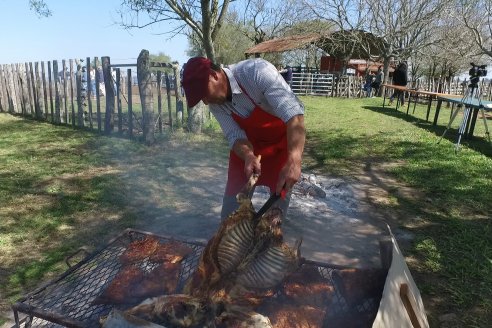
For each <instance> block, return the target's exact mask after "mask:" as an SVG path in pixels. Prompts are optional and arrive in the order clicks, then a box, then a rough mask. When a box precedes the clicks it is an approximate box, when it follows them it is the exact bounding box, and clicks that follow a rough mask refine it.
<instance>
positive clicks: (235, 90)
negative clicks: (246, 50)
mask: <svg viewBox="0 0 492 328" xmlns="http://www.w3.org/2000/svg"><path fill="white" fill-rule="evenodd" d="M223 70H224V72H225V73H226V75H227V78H228V79H229V83H230V84H231V92H232V94H240V93H243V91H242V90H241V87H240V86H239V83H238V82H237V80H236V78H235V77H234V74H232V71H231V70H230V69H229V68H227V67H224V68H223Z"/></svg>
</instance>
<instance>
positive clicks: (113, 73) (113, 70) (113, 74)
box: [111, 68, 116, 95]
mask: <svg viewBox="0 0 492 328" xmlns="http://www.w3.org/2000/svg"><path fill="white" fill-rule="evenodd" d="M111 79H113V90H114V93H115V95H116V70H115V69H114V68H111Z"/></svg>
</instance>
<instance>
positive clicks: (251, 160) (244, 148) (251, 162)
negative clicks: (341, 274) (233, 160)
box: [232, 139, 261, 177]
mask: <svg viewBox="0 0 492 328" xmlns="http://www.w3.org/2000/svg"><path fill="white" fill-rule="evenodd" d="M232 150H233V151H234V152H235V153H236V155H237V156H239V158H241V159H242V160H243V161H244V174H246V176H247V177H250V176H251V174H253V173H256V174H258V175H260V174H261V164H260V156H258V157H257V156H255V154H254V152H253V145H252V144H251V143H250V142H249V141H248V140H246V139H239V140H236V142H235V143H234V146H233V147H232Z"/></svg>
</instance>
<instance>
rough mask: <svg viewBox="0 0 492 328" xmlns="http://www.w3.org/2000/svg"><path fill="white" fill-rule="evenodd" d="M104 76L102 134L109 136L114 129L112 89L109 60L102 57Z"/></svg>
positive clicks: (106, 57)
mask: <svg viewBox="0 0 492 328" xmlns="http://www.w3.org/2000/svg"><path fill="white" fill-rule="evenodd" d="M101 59H102V69H103V75H104V89H105V91H106V115H105V117H104V133H105V134H110V133H111V131H113V129H114V122H113V116H114V88H113V81H112V80H113V78H112V77H111V60H110V58H109V57H108V56H105V57H102V58H101Z"/></svg>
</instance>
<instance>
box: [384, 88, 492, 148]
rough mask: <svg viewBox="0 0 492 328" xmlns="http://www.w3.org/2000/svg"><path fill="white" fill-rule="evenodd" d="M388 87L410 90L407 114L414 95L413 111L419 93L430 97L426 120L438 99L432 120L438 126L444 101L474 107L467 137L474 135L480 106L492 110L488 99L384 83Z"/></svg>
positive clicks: (468, 121)
mask: <svg viewBox="0 0 492 328" xmlns="http://www.w3.org/2000/svg"><path fill="white" fill-rule="evenodd" d="M383 86H385V87H386V88H390V89H394V90H400V91H403V92H408V93H409V94H410V97H409V98H408V106H407V114H408V111H409V109H410V104H411V102H412V96H413V99H414V105H413V112H415V106H416V104H417V99H418V97H419V95H426V96H428V97H429V102H428V105H427V114H426V117H425V120H426V121H429V114H430V109H431V107H432V101H433V100H434V99H436V100H437V105H436V111H435V113H434V121H433V122H432V125H434V126H436V125H437V120H438V118H439V112H440V110H441V106H442V102H443V101H445V102H449V103H452V104H453V107H454V104H464V105H465V106H466V107H469V108H472V109H473V110H472V111H470V112H469V113H468V115H469V116H468V118H467V126H466V129H465V133H464V135H463V137H465V138H471V137H472V136H473V131H474V129H475V124H476V121H477V116H478V112H479V110H480V108H483V109H484V110H485V111H491V110H492V101H487V100H482V101H481V102H480V103H479V102H478V100H477V99H476V98H473V99H466V100H465V101H463V100H464V99H463V96H460V95H453V94H446V93H439V92H431V91H425V90H418V89H411V88H407V87H404V86H400V85H393V84H383ZM399 101H400V100H399V99H397V103H396V110H398V106H399ZM385 102H386V92H385V94H384V99H383V108H384V106H385Z"/></svg>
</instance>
